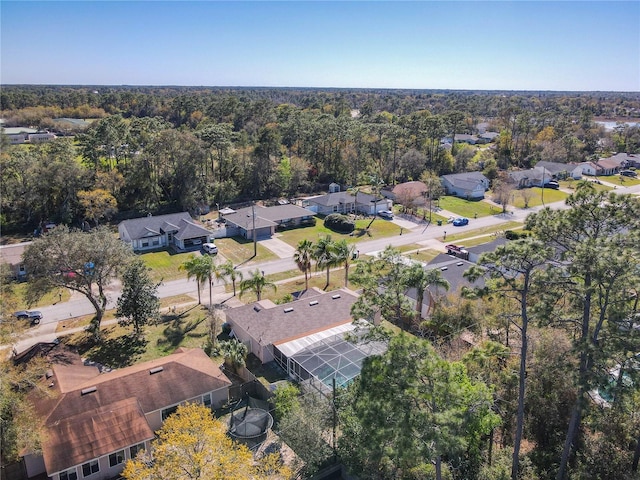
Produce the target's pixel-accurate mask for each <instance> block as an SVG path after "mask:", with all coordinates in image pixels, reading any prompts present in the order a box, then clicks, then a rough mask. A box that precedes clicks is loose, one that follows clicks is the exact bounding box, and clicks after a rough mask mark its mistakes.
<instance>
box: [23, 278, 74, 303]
mask: <svg viewBox="0 0 640 480" xmlns="http://www.w3.org/2000/svg"><path fill="white" fill-rule="evenodd" d="M27 288H29V287H28V284H27V283H26V282H22V283H17V282H16V283H14V284H13V293H14V294H15V299H16V301H17V302H18V303H17V305H16V310H28V309H34V308H38V307H45V306H47V305H55V304H56V303H62V302H67V301H69V299H70V298H71V292H70V291H69V290H68V289H66V288H60V289H56V290H52V291H51V292H49V293H47V294H46V295H44V296H43V297H42V298H40V299H39V300H38V301H37V302H36V303H34V304H33V305H28V304H27V302H26V300H25V294H26V293H27Z"/></svg>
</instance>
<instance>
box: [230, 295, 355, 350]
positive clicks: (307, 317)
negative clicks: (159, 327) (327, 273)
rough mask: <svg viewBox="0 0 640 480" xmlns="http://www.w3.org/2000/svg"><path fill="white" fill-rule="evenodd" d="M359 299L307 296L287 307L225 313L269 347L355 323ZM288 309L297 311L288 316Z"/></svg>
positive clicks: (257, 305) (254, 305) (266, 305)
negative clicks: (356, 302) (353, 308)
mask: <svg viewBox="0 0 640 480" xmlns="http://www.w3.org/2000/svg"><path fill="white" fill-rule="evenodd" d="M336 296H338V297H336ZM334 297H336V298H334ZM357 298H358V296H357V295H356V294H355V293H354V292H352V291H350V290H347V289H340V290H334V291H331V292H326V293H319V294H317V295H315V296H313V295H309V296H307V295H305V296H304V298H303V299H301V300H297V301H294V302H290V303H287V304H284V305H275V304H273V303H271V302H268V303H265V302H254V303H251V304H249V305H244V306H242V307H237V308H232V309H230V310H227V311H226V312H225V313H226V315H227V320H228V321H229V322H230V323H231V324H236V325H238V327H239V328H241V329H243V330H244V331H246V332H247V333H249V334H250V335H251V336H252V337H253V338H256V339H258V340H259V342H260V343H261V344H262V345H264V346H266V345H270V344H276V343H279V342H284V341H290V340H293V339H295V338H299V337H304V336H306V335H309V334H311V333H315V332H318V331H321V330H325V329H327V328H331V327H334V326H336V325H340V324H343V323H349V322H351V321H352V319H351V306H352V305H353V304H354V303H355V301H356V300H357ZM310 302H311V303H313V305H311V304H310ZM315 302H317V303H315ZM285 308H286V309H289V308H292V309H293V310H290V311H288V312H285V311H284V309H285Z"/></svg>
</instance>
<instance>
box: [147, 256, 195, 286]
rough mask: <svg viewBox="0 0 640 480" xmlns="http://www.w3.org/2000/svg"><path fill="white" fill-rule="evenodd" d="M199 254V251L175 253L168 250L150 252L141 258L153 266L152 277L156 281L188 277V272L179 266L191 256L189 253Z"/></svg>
mask: <svg viewBox="0 0 640 480" xmlns="http://www.w3.org/2000/svg"><path fill="white" fill-rule="evenodd" d="M194 254H195V255H199V253H197V252H194V253H173V252H168V251H161V252H149V253H143V254H141V255H140V258H142V260H143V261H144V263H146V264H147V266H148V267H149V268H151V277H152V278H153V280H154V281H156V282H159V281H160V280H165V281H166V280H176V279H178V278H182V277H184V278H186V277H187V274H186V273H185V272H184V271H183V270H180V269H179V267H180V265H181V264H183V263H184V262H185V261H187V259H188V258H189V255H194Z"/></svg>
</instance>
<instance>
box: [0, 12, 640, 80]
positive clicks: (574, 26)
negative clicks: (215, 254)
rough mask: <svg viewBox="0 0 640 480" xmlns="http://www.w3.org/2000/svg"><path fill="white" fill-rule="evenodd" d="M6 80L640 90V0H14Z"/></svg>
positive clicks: (4, 55) (0, 66)
mask: <svg viewBox="0 0 640 480" xmlns="http://www.w3.org/2000/svg"><path fill="white" fill-rule="evenodd" d="M0 14H1V25H0V26H1V33H0V39H1V49H0V54H1V57H0V82H1V83H3V84H16V83H19V84H23V83H25V84H65V85H83V84H84V85H87V84H91V85H206V86H275V87H281V86H285V87H356V88H425V89H431V88H433V89H491V90H494V89H495V90H607V91H640V2H638V1H637V0H632V1H623V2H616V1H591V2H578V1H558V2H543V1H534V2H523V1H512V2H508V1H499V2H485V1H476V2H462V1H440V2H428V1H424V2H420V1H413V2H397V1H395V2H383V1H377V2H362V1H361V2H339V1H334V2H320V1H306V2H302V1H289V2H270V1H262V2H244V1H236V2H218V1H198V2H188V1H180V2H178V1H142V2H129V1H128V2H114V1H72V2H56V1H48V2H24V1H22V2H12V1H5V0H1V1H0Z"/></svg>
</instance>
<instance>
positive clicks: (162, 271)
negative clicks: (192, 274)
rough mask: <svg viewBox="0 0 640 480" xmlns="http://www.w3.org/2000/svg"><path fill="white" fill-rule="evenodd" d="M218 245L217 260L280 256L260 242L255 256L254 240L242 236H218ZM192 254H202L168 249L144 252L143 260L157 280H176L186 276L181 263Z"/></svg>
mask: <svg viewBox="0 0 640 480" xmlns="http://www.w3.org/2000/svg"><path fill="white" fill-rule="evenodd" d="M215 243H216V245H217V246H218V251H219V252H220V253H219V256H217V257H216V259H217V261H218V262H220V261H222V258H221V257H224V258H226V259H228V260H231V261H232V262H233V264H234V265H239V264H246V265H251V264H252V263H259V262H266V261H269V260H274V259H276V258H278V257H277V256H276V255H275V254H274V253H272V252H271V251H270V250H268V249H267V248H265V247H263V246H262V245H260V244H258V255H257V256H256V257H254V256H253V241H251V240H246V239H244V238H241V237H233V238H218V239H216V241H215ZM190 255H200V252H198V251H196V252H187V253H173V252H168V251H160V252H150V253H143V254H141V255H140V257H141V258H142V260H144V262H145V263H146V264H147V266H148V267H149V268H151V277H152V278H153V280H155V281H160V280H165V281H166V280H176V279H178V278H186V276H187V274H186V273H185V272H184V270H180V265H182V264H183V263H184V262H185V261H187V260H188V259H189V256H190Z"/></svg>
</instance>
